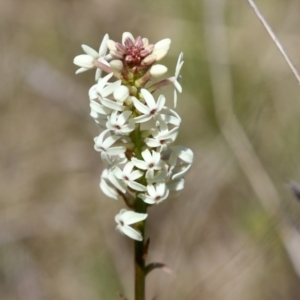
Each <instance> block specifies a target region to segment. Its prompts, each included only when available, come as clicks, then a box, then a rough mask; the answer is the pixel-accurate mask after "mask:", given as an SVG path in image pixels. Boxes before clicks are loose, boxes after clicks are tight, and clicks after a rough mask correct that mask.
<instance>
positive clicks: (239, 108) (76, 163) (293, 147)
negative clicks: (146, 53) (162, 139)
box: [0, 0, 300, 300]
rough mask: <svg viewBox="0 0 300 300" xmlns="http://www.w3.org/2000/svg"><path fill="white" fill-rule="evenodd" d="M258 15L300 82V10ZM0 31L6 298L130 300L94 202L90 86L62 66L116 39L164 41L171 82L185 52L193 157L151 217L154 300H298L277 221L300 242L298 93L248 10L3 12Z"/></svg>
mask: <svg viewBox="0 0 300 300" xmlns="http://www.w3.org/2000/svg"><path fill="white" fill-rule="evenodd" d="M257 4H258V5H259V6H260V8H261V10H262V11H263V13H264V15H265V17H266V18H267V20H268V21H269V23H270V24H271V25H272V27H273V29H274V31H275V32H276V33H277V34H278V37H279V38H280V40H281V41H282V43H283V44H284V45H285V48H286V50H287V51H288V52H289V54H290V56H291V57H292V58H293V60H294V62H295V64H296V65H298V66H299V67H300V52H299V49H300V31H299V28H300V18H299V14H300V2H299V1H298V0H289V1H284V0H278V1H274V0H272V1H271V0H260V1H257ZM0 24H1V26H0V30H1V32H0V34H1V35H0V54H1V55H0V61H1V68H0V74H1V77H0V78H1V80H0V90H1V96H0V97H1V101H0V155H1V161H0V163H1V169H0V197H1V202H0V207H1V210H0V299H3V300H15V299H18V300H29V299H30V300H40V299H50V300H52V299H56V300H69V299H72V300H77V299H78V300H79V299H80V300H81V299H88V300H96V299H118V298H117V295H116V293H117V292H118V291H121V292H122V293H123V294H125V295H126V296H128V298H129V299H132V290H133V276H132V274H133V258H132V241H130V240H129V239H127V238H126V237H122V236H120V235H119V234H118V233H116V232H115V229H114V227H115V224H114V219H113V218H114V215H115V214H116V213H117V212H118V211H119V209H120V208H121V207H122V203H121V202H120V201H119V202H118V201H112V200H110V199H107V198H106V197H104V195H103V194H102V192H101V191H100V190H99V187H98V183H99V177H100V174H101V170H102V169H103V167H104V166H103V165H102V163H101V160H100V158H99V155H98V153H96V152H95V151H94V150H93V137H94V136H96V135H97V133H98V129H97V127H96V126H95V125H94V123H93V121H92V119H91V118H90V117H89V105H88V103H89V101H88V95H87V91H88V88H89V87H90V86H91V85H92V84H93V77H94V72H88V73H84V74H80V75H77V76H75V75H74V72H75V70H76V67H75V66H74V65H73V64H72V61H73V58H74V56H76V55H78V54H81V53H82V50H81V48H80V45H81V44H87V45H89V46H91V47H93V48H98V46H99V44H100V42H101V40H102V37H103V35H104V34H105V33H109V35H110V36H111V38H112V39H114V40H120V39H121V35H122V33H123V32H124V31H130V32H132V33H133V34H134V35H135V36H137V35H142V36H145V37H148V38H149V40H150V41H152V42H154V43H155V42H156V41H158V40H160V39H162V38H166V37H170V38H171V39H172V47H171V50H170V52H169V56H168V57H167V58H166V59H165V60H164V63H165V64H166V65H167V66H168V67H169V74H170V75H171V74H173V72H174V68H175V64H176V60H177V57H178V55H179V53H180V51H183V52H184V55H185V56H184V58H185V59H184V60H185V64H184V67H183V72H182V85H183V94H182V95H180V98H179V107H178V111H179V113H180V114H181V116H182V119H183V122H182V126H181V132H180V135H179V141H178V143H180V144H185V145H187V146H188V147H190V148H192V149H193V150H194V152H195V156H196V158H195V163H194V165H193V167H192V170H191V172H190V173H189V174H188V176H187V178H186V188H185V191H184V193H183V194H182V195H181V197H179V198H178V199H172V200H169V201H165V202H164V203H163V204H161V205H159V206H157V207H153V208H151V210H150V217H149V221H148V225H147V226H148V229H147V230H148V236H150V237H151V245H150V253H149V261H162V262H165V263H166V264H168V265H169V266H170V267H172V268H173V269H174V270H175V271H176V274H177V275H176V277H171V276H169V275H167V274H165V273H163V272H159V271H154V273H151V274H150V275H149V277H148V285H147V295H148V299H153V298H154V297H155V296H157V299H161V300H164V299H165V300H170V299H172V300H173V299H174V300H176V299H178V300H179V299H186V300H198V299H206V300H214V299H216V300H217V299H218V300H219V299H222V300H226V299H230V300H235V299H236V300H240V299H243V300H253V299H255V300H266V299H272V300H276V299H278V300H279V299H291V300H292V299H295V300H296V299H299V298H300V286H299V275H300V271H299V256H300V248H297V246H298V245H299V244H297V238H298V233H297V231H294V234H293V235H291V236H289V235H288V236H287V233H286V231H284V230H282V220H281V219H280V217H279V218H278V212H279V215H280V216H282V215H283V216H284V218H285V224H288V228H289V229H292V230H294V229H298V230H299V228H300V215H299V212H300V203H298V202H297V200H295V198H294V197H293V195H292V194H291V193H290V191H289V190H288V187H287V183H288V181H289V180H294V181H296V182H297V181H298V182H300V174H299V167H300V135H299V133H300V90H299V86H298V84H297V82H296V80H295V78H294V77H293V75H292V73H291V72H290V70H289V69H288V67H287V65H286V63H285V62H284V60H283V58H282V57H281V55H280V54H279V52H278V50H277V49H276V48H275V46H274V44H273V42H272V41H271V40H270V38H269V36H268V35H267V33H266V32H265V30H264V29H263V27H262V25H261V24H260V22H259V21H258V20H257V18H256V16H255V15H254V13H253V11H252V10H251V8H250V7H249V5H248V4H247V2H246V1H236V0H228V1H221V0H211V1H209V0H206V1H204V0H199V1H189V0H180V1H171V0H166V1H156V0H151V1H150V0H140V1H137V0H136V1H135V0H109V1H104V0H94V1H90V0H88V1H79V0H64V1H62V0H61V1H59V0H53V1H41V0H28V1H17V0H0ZM223 97H224V99H223ZM168 101H170V103H171V101H172V91H171V89H170V92H169V100H168ZM229 106H232V110H231V107H229ZM223 126H224V128H223ZM236 126H238V127H236ZM237 128H239V130H238V131H236V130H237ZM245 137H246V143H245V139H244V138H245ZM252 150H253V151H252ZM252 161H254V162H256V163H252ZM270 190H271V192H270ZM270 195H276V199H271V198H272V196H270ZM276 201H279V205H278V202H276ZM264 203H270V204H268V205H264ZM273 204H274V207H276V212H277V213H276V214H275V215H276V217H274V216H273V215H272V213H271V210H272V209H270V207H272V205H273ZM294 245H296V246H294ZM295 247H296V248H295ZM295 249H296V251H294V252H293V250H295ZM297 249H298V252H297ZM297 261H298V264H297ZM297 268H298V269H297ZM297 270H298V275H297Z"/></svg>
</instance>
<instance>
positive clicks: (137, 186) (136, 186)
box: [128, 181, 146, 192]
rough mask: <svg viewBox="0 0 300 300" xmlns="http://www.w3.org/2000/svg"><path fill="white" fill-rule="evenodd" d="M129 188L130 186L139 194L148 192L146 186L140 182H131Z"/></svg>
mask: <svg viewBox="0 0 300 300" xmlns="http://www.w3.org/2000/svg"><path fill="white" fill-rule="evenodd" d="M128 186H130V187H131V188H132V189H134V190H135V191H138V192H145V191H146V187H145V186H144V185H142V184H140V183H138V182H135V181H129V182H128Z"/></svg>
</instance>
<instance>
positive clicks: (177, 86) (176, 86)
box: [174, 79, 182, 93]
mask: <svg viewBox="0 0 300 300" xmlns="http://www.w3.org/2000/svg"><path fill="white" fill-rule="evenodd" d="M174 86H175V89H176V90H177V91H178V92H179V93H181V92H182V87H181V85H180V83H179V82H178V81H177V79H176V80H175V81H174Z"/></svg>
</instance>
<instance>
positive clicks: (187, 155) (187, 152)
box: [172, 146, 194, 164]
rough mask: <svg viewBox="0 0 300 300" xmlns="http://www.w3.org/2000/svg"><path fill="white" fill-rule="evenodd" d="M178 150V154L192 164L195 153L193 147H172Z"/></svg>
mask: <svg viewBox="0 0 300 300" xmlns="http://www.w3.org/2000/svg"><path fill="white" fill-rule="evenodd" d="M172 149H174V151H175V152H176V154H177V156H178V157H179V158H180V159H181V160H183V161H184V162H186V163H189V164H191V163H192V162H193V160H194V153H193V151H192V150H191V149H189V148H187V147H184V146H174V147H172Z"/></svg>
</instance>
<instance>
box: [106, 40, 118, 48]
mask: <svg viewBox="0 0 300 300" xmlns="http://www.w3.org/2000/svg"><path fill="white" fill-rule="evenodd" d="M107 47H108V49H109V50H117V48H116V42H115V41H113V40H107Z"/></svg>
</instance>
